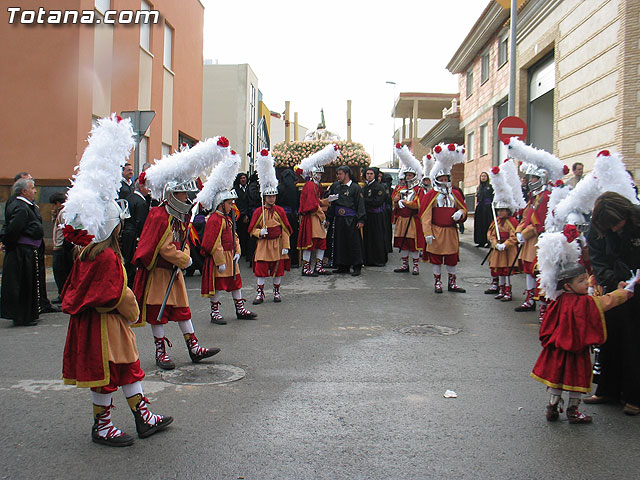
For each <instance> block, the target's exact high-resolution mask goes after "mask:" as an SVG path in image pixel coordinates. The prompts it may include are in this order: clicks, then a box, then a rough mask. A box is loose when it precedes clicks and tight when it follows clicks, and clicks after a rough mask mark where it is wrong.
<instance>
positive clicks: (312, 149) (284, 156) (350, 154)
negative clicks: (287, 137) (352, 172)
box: [272, 141, 371, 169]
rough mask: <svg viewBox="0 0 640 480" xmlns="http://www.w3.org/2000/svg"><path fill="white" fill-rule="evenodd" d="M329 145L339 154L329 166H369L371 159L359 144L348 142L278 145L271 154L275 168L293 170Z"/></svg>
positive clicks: (300, 142) (311, 142)
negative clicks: (333, 146)
mask: <svg viewBox="0 0 640 480" xmlns="http://www.w3.org/2000/svg"><path fill="white" fill-rule="evenodd" d="M329 144H335V146H336V147H337V148H336V151H339V152H340V154H339V155H338V158H337V159H336V160H335V161H334V162H332V163H330V164H329V166H334V167H337V166H340V165H348V166H350V167H368V166H369V165H370V164H371V157H370V156H369V154H368V153H367V152H366V151H365V149H364V147H363V146H362V145H361V144H359V143H348V142H344V141H341V142H335V141H333V142H328V141H298V142H289V143H284V142H282V143H279V144H277V145H276V146H275V147H274V148H273V150H272V154H273V157H274V159H275V166H276V167H277V168H292V169H293V168H295V166H296V165H299V164H300V162H301V161H302V160H304V159H305V158H307V157H309V156H310V155H312V154H314V153H316V152H318V151H320V150H322V149H323V148H324V147H325V146H327V145H329Z"/></svg>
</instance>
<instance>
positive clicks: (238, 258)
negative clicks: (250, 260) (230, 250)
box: [233, 253, 240, 263]
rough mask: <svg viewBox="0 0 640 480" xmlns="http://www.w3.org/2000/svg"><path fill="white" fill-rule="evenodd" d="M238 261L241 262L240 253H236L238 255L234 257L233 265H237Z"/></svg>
mask: <svg viewBox="0 0 640 480" xmlns="http://www.w3.org/2000/svg"><path fill="white" fill-rule="evenodd" d="M238 260H240V254H239V253H236V254H235V255H234V256H233V263H236V262H237V261H238Z"/></svg>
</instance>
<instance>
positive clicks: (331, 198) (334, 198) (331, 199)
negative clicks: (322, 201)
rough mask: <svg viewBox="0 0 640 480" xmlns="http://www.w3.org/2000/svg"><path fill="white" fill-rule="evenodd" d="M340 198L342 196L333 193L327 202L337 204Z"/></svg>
mask: <svg viewBox="0 0 640 480" xmlns="http://www.w3.org/2000/svg"><path fill="white" fill-rule="evenodd" d="M338 198H340V195H338V194H337V193H333V194H331V195H329V197H327V200H329V201H330V202H335V201H336V200H337V199H338Z"/></svg>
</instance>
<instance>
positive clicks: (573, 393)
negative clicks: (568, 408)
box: [569, 392, 582, 400]
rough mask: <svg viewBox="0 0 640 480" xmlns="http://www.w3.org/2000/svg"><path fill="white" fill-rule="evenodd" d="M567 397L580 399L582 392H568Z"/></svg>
mask: <svg viewBox="0 0 640 480" xmlns="http://www.w3.org/2000/svg"><path fill="white" fill-rule="evenodd" d="M569 398H577V399H578V400H580V399H581V398H582V392H569Z"/></svg>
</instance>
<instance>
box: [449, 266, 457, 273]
mask: <svg viewBox="0 0 640 480" xmlns="http://www.w3.org/2000/svg"><path fill="white" fill-rule="evenodd" d="M447 272H449V275H455V274H456V266H455V265H453V266H451V265H447Z"/></svg>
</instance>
